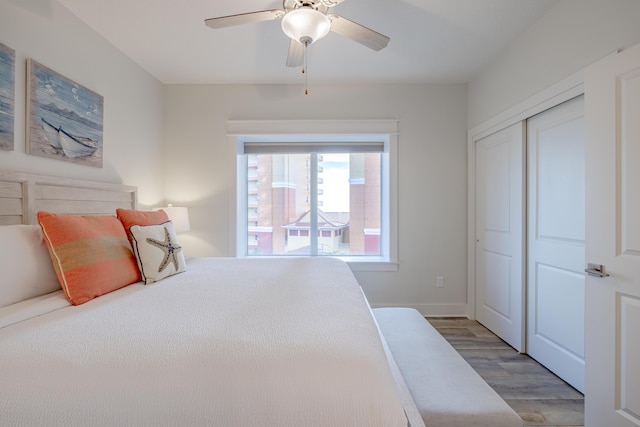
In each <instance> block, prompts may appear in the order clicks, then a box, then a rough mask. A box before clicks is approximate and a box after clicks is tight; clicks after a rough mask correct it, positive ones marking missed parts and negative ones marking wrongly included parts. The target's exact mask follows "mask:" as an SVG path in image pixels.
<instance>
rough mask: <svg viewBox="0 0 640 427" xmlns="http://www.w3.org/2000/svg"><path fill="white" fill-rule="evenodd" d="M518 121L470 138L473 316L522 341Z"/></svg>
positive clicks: (508, 337) (521, 137) (517, 344)
mask: <svg viewBox="0 0 640 427" xmlns="http://www.w3.org/2000/svg"><path fill="white" fill-rule="evenodd" d="M524 138H525V132H524V123H518V124H515V125H513V126H510V127H508V128H506V129H503V130H501V131H499V132H496V133H494V134H492V135H489V136H487V137H485V138H483V139H481V140H479V141H478V142H476V150H475V151H476V159H475V162H476V165H475V166H476V251H475V254H476V272H475V273H476V318H477V320H478V321H479V322H480V323H482V324H483V325H485V326H486V327H487V328H489V329H490V330H492V331H493V332H494V333H495V334H496V335H498V336H499V337H500V338H502V339H503V340H504V341H506V342H507V343H509V344H510V345H511V346H512V347H513V348H515V349H516V350H518V351H522V350H523V341H524V333H523V329H524V303H523V302H524V298H523V289H524V268H523V267H524V223H523V218H524V215H523V213H524V211H523V209H524V194H525V192H524V191H525V188H524V170H525V168H524V155H523V151H524Z"/></svg>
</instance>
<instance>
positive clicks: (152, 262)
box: [129, 221, 185, 285]
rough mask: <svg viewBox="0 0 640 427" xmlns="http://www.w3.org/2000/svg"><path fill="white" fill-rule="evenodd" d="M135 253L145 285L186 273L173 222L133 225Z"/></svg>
mask: <svg viewBox="0 0 640 427" xmlns="http://www.w3.org/2000/svg"><path fill="white" fill-rule="evenodd" d="M129 230H130V231H131V236H132V237H133V253H134V254H135V256H136V260H137V261H138V268H140V274H142V280H143V281H144V282H145V284H147V285H148V284H149V283H153V282H157V281H159V280H162V279H164V278H166V277H169V276H173V275H174V274H177V273H181V272H183V271H185V261H184V254H183V253H182V247H181V246H180V245H179V244H178V239H177V238H176V232H175V230H174V228H173V223H172V222H171V221H167V222H164V223H162V224H158V225H145V226H142V225H132V226H131V228H130V229H129Z"/></svg>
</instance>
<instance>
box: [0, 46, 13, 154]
mask: <svg viewBox="0 0 640 427" xmlns="http://www.w3.org/2000/svg"><path fill="white" fill-rule="evenodd" d="M15 65H16V52H15V51H14V50H13V49H11V48H10V47H8V46H5V45H3V44H2V43H0V150H3V151H13V135H14V133H13V118H14V114H15V113H14V111H15V96H16V94H15V73H16V71H15V69H16V67H15Z"/></svg>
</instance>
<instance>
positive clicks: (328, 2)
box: [320, 0, 344, 7]
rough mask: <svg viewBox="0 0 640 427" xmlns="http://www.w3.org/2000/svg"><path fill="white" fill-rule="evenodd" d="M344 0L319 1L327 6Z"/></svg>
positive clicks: (332, 5)
mask: <svg viewBox="0 0 640 427" xmlns="http://www.w3.org/2000/svg"><path fill="white" fill-rule="evenodd" d="M343 1H344V0H320V3H322V4H323V5H325V6H327V7H334V6H337V5H339V4H340V3H342V2H343Z"/></svg>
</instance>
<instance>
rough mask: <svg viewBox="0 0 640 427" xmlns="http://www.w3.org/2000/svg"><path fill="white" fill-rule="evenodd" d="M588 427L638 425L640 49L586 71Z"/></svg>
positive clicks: (620, 55)
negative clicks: (599, 267) (599, 269)
mask: <svg viewBox="0 0 640 427" xmlns="http://www.w3.org/2000/svg"><path fill="white" fill-rule="evenodd" d="M585 94H586V95H585V96H586V99H585V117H586V121H585V123H586V132H585V135H586V159H587V161H586V164H587V171H588V175H587V221H586V223H587V261H588V262H589V263H594V264H598V265H603V266H605V268H606V271H605V274H606V275H604V274H598V272H597V271H595V270H593V269H592V270H590V275H589V276H588V277H587V292H586V313H587V316H586V328H585V331H586V361H587V373H586V393H585V425H586V426H587V427H601V426H606V427H637V426H640V362H639V361H640V334H639V331H640V191H639V190H638V187H639V185H638V183H640V168H638V161H639V159H640V45H637V46H636V47H633V48H630V49H627V50H624V51H622V52H621V53H619V54H617V55H615V56H611V57H608V58H606V59H604V60H603V61H601V62H598V63H596V64H594V65H592V66H591V67H589V68H588V69H587V72H586V73H585Z"/></svg>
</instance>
